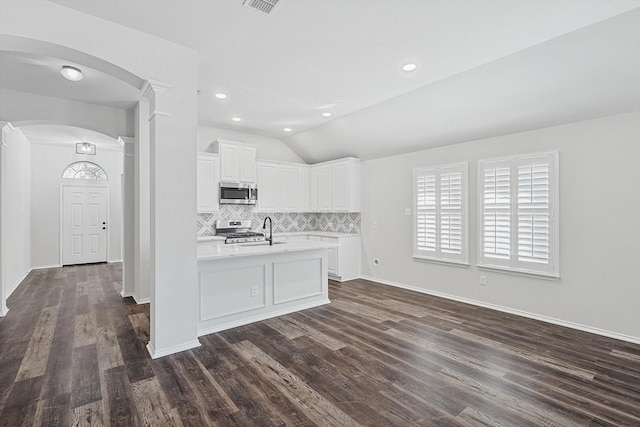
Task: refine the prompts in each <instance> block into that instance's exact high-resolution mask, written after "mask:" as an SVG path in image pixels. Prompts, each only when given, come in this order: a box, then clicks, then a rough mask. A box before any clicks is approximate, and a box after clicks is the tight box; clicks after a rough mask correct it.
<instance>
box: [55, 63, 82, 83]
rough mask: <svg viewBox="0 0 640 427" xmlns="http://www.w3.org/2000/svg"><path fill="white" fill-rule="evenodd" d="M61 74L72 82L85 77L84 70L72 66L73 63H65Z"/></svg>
mask: <svg viewBox="0 0 640 427" xmlns="http://www.w3.org/2000/svg"><path fill="white" fill-rule="evenodd" d="M60 74H62V77H64V78H65V79H67V80H71V81H72V82H79V81H80V80H82V78H83V77H84V76H83V75H82V71H81V70H80V69H79V68H76V67H72V66H71V65H63V66H62V70H60Z"/></svg>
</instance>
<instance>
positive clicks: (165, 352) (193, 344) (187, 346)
mask: <svg viewBox="0 0 640 427" xmlns="http://www.w3.org/2000/svg"><path fill="white" fill-rule="evenodd" d="M201 345H202V344H200V340H195V341H190V342H186V343H184V344H180V345H174V346H173V347H167V348H164V349H162V350H156V349H155V347H154V345H153V343H152V342H151V341H149V343H148V344H147V351H148V352H149V355H151V358H152V359H159V358H160V357H164V356H169V355H170V354H174V353H179V352H181V351H187V350H191V349H192V348H197V347H200V346H201Z"/></svg>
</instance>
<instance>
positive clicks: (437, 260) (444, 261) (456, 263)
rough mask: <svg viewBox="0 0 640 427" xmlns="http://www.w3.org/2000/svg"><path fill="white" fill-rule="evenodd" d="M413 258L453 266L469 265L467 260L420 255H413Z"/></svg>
mask: <svg viewBox="0 0 640 427" xmlns="http://www.w3.org/2000/svg"><path fill="white" fill-rule="evenodd" d="M413 259H414V260H415V261H419V262H432V263H435V264H445V265H451V266H454V267H469V263H468V262H467V261H459V260H454V259H440V258H431V257H426V256H420V255H413Z"/></svg>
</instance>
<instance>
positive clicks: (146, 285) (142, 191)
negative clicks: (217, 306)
mask: <svg viewBox="0 0 640 427" xmlns="http://www.w3.org/2000/svg"><path fill="white" fill-rule="evenodd" d="M135 113H136V120H135V133H136V141H135V146H134V149H135V152H134V158H135V162H134V207H133V208H134V227H135V230H137V231H136V233H135V235H134V277H135V287H134V289H133V297H134V299H135V300H136V302H137V303H139V304H143V303H148V302H149V299H150V296H151V279H150V271H151V265H150V261H149V257H150V252H151V249H150V244H151V243H150V240H151V239H150V237H149V233H150V231H151V225H150V222H151V221H150V218H149V209H150V189H149V174H150V172H149V170H150V165H149V162H150V160H149V156H150V154H149V101H148V100H147V99H146V98H143V99H142V100H141V101H140V102H138V106H137V108H136V111H135Z"/></svg>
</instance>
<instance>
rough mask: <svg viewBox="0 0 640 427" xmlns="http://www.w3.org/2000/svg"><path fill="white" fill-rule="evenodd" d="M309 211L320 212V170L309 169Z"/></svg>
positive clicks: (315, 168)
mask: <svg viewBox="0 0 640 427" xmlns="http://www.w3.org/2000/svg"><path fill="white" fill-rule="evenodd" d="M309 210H311V212H318V210H319V209H318V168H317V167H314V166H312V167H311V169H309Z"/></svg>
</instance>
